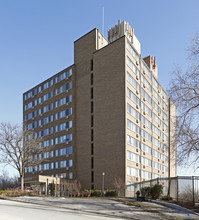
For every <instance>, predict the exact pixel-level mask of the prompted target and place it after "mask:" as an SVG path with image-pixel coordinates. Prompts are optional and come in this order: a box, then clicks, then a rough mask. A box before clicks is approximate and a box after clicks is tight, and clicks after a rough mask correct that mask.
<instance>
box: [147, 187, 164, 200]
mask: <svg viewBox="0 0 199 220" xmlns="http://www.w3.org/2000/svg"><path fill="white" fill-rule="evenodd" d="M162 193H163V186H162V185H159V184H155V186H153V187H151V190H150V194H151V197H152V199H158V198H160V196H161V195H162Z"/></svg>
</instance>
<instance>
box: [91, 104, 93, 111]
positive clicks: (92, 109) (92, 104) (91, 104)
mask: <svg viewBox="0 0 199 220" xmlns="http://www.w3.org/2000/svg"><path fill="white" fill-rule="evenodd" d="M91 113H93V102H91Z"/></svg>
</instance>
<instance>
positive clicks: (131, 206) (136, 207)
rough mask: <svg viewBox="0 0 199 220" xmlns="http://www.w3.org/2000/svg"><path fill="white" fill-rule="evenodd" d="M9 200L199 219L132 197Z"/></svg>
mask: <svg viewBox="0 0 199 220" xmlns="http://www.w3.org/2000/svg"><path fill="white" fill-rule="evenodd" d="M11 200H14V201H18V202H26V203H32V204H38V205H44V206H52V207H56V208H64V209H70V210H77V211H82V212H87V213H95V214H100V215H103V216H109V217H110V216H112V217H117V218H124V219H145V220H148V219H149V220H152V219H199V215H198V214H197V213H194V212H192V211H190V210H187V209H184V208H182V207H181V209H180V208H179V206H177V207H176V205H173V206H172V204H169V205H170V206H168V205H167V204H168V203H167V204H166V203H164V204H162V203H158V202H156V203H153V202H137V201H136V200H135V199H134V198H116V201H115V200H112V199H108V198H53V197H17V198H11Z"/></svg>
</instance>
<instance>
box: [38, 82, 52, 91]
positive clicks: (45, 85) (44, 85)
mask: <svg viewBox="0 0 199 220" xmlns="http://www.w3.org/2000/svg"><path fill="white" fill-rule="evenodd" d="M52 85H53V79H51V80H49V81H48V82H46V83H44V84H43V85H41V86H39V92H42V91H43V90H45V89H47V88H49V87H50V86H52Z"/></svg>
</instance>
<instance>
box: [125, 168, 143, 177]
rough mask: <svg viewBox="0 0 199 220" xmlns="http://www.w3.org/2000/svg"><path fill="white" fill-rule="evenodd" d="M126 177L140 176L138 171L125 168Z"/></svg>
mask: <svg viewBox="0 0 199 220" xmlns="http://www.w3.org/2000/svg"><path fill="white" fill-rule="evenodd" d="M127 175H128V176H135V177H139V176H140V170H139V169H136V168H133V167H127Z"/></svg>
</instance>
